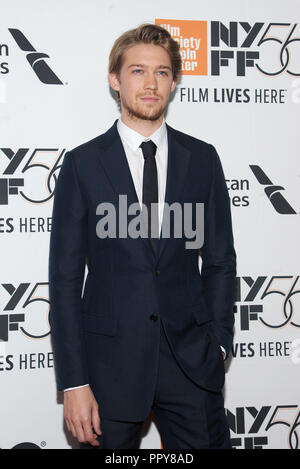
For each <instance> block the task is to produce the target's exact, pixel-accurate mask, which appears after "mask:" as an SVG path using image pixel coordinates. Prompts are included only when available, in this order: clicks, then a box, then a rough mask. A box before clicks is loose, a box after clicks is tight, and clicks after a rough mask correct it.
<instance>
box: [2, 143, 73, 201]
mask: <svg viewBox="0 0 300 469" xmlns="http://www.w3.org/2000/svg"><path fill="white" fill-rule="evenodd" d="M0 151H1V152H0V161H5V163H6V162H7V160H9V161H8V163H7V165H6V167H5V169H4V171H3V172H2V177H1V178H0V205H8V203H9V197H10V196H12V195H18V194H20V195H21V197H22V198H23V199H24V200H26V202H30V203H34V204H42V203H45V202H48V201H49V200H50V199H51V198H52V197H53V194H54V189H55V183H56V181H57V177H58V174H57V172H58V171H59V169H60V167H61V159H62V156H63V154H64V152H65V150H59V149H57V148H36V149H34V150H33V151H32V152H31V153H29V148H19V150H17V151H16V152H14V151H13V150H12V149H11V148H0ZM24 163H25V164H24ZM21 166H22V168H21ZM20 169H21V170H20ZM18 172H19V174H18V175H17V176H16V173H18ZM20 176H21V177H20ZM25 178H26V182H28V184H26V186H27V187H26V190H23V189H21V188H23V187H24V186H25ZM31 178H32V179H31ZM39 181H40V184H38V182H39ZM28 188H30V189H31V191H32V190H35V191H36V194H32V193H31V194H30V193H29V192H28ZM45 188H46V190H45ZM45 192H46V193H45Z"/></svg>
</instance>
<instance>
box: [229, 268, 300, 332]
mask: <svg viewBox="0 0 300 469" xmlns="http://www.w3.org/2000/svg"><path fill="white" fill-rule="evenodd" d="M299 278H300V276H299V275H297V276H295V277H293V276H292V275H286V276H285V275H282V276H277V275H273V276H272V277H271V278H270V279H269V280H268V277H265V276H259V277H257V278H252V277H246V276H245V277H237V279H236V281H237V289H236V304H235V307H234V312H235V313H236V315H237V316H238V317H239V322H240V329H241V330H242V331H249V330H250V323H251V322H253V321H254V322H259V323H260V324H262V325H264V326H266V327H268V328H271V329H279V328H281V327H284V326H286V325H288V324H289V325H291V326H293V327H296V328H299V327H300V318H299V311H297V308H296V305H297V301H296V298H295V295H297V294H298V293H300V289H299V287H300V282H299ZM297 313H298V318H297V316H296V315H297Z"/></svg>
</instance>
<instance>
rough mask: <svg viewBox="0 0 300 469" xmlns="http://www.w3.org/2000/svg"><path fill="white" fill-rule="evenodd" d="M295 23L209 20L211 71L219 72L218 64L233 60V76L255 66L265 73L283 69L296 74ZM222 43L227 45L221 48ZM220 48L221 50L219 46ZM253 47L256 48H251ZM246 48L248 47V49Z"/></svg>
mask: <svg viewBox="0 0 300 469" xmlns="http://www.w3.org/2000/svg"><path fill="white" fill-rule="evenodd" d="M297 28H298V24H297V23H269V24H267V25H266V24H265V23H259V22H257V23H254V24H252V25H251V24H250V23H248V22H244V21H240V22H235V21H231V22H229V25H228V27H227V26H226V25H224V24H223V23H222V22H220V21H212V22H211V74H212V75H220V74H221V68H222V67H228V66H229V65H230V63H232V61H233V60H235V62H236V74H237V76H245V75H246V69H247V68H249V67H254V66H255V67H256V68H257V69H258V70H259V71H260V72H261V73H263V74H264V75H267V76H276V75H280V74H281V73H283V72H285V73H287V74H289V75H292V76H300V66H299V60H298V57H299V51H300V37H299V36H298V35H297V31H298V30H297ZM224 45H226V46H227V47H228V48H227V49H225V48H224ZM220 47H222V49H219V48H220ZM253 47H255V49H257V50H253ZM249 49H250V50H249Z"/></svg>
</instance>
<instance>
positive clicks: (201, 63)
mask: <svg viewBox="0 0 300 469" xmlns="http://www.w3.org/2000/svg"><path fill="white" fill-rule="evenodd" d="M155 24H157V25H159V26H162V27H163V28H165V29H166V30H167V31H169V33H170V34H171V36H172V38H173V39H175V41H177V42H178V43H179V45H180V53H181V57H182V62H183V64H182V75H207V21H191V20H166V19H160V18H156V19H155Z"/></svg>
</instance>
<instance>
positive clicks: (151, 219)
mask: <svg viewBox="0 0 300 469" xmlns="http://www.w3.org/2000/svg"><path fill="white" fill-rule="evenodd" d="M141 149H142V151H143V155H144V159H145V161H144V172H143V204H145V205H146V207H147V209H148V232H147V233H148V238H149V239H150V241H151V244H152V247H153V250H154V253H155V254H156V252H157V248H158V240H159V239H158V238H159V236H158V234H159V233H158V183H157V168H156V161H155V153H156V145H155V143H154V142H152V140H148V141H147V142H143V143H142V144H141ZM151 203H155V204H156V205H155V206H153V209H154V210H153V209H152V216H151ZM151 227H152V232H153V236H151Z"/></svg>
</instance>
